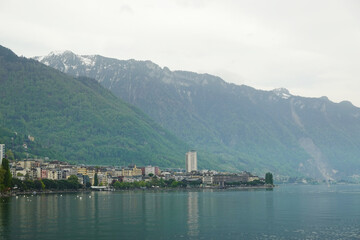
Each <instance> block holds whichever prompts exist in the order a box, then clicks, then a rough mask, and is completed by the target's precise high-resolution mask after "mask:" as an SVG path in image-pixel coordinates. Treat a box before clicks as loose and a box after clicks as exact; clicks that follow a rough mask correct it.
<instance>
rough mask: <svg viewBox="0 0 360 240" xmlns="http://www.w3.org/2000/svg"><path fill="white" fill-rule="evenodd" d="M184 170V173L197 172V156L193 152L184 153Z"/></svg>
mask: <svg viewBox="0 0 360 240" xmlns="http://www.w3.org/2000/svg"><path fill="white" fill-rule="evenodd" d="M185 168H186V172H192V171H197V154H196V151H195V150H191V151H190V152H187V153H186V160H185Z"/></svg>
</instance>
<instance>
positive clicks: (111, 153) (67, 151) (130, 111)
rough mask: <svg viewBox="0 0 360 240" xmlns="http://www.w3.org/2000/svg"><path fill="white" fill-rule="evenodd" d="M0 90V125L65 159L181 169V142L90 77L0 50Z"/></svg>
mask: <svg viewBox="0 0 360 240" xmlns="http://www.w3.org/2000/svg"><path fill="white" fill-rule="evenodd" d="M0 89H1V90H0V99H1V102H0V127H1V128H3V129H8V130H10V131H11V132H19V133H21V134H23V135H26V136H27V135H30V136H33V137H34V140H35V141H34V142H36V143H39V144H41V146H42V147H43V148H44V149H51V150H52V151H55V152H56V153H57V154H58V155H59V156H62V157H63V158H64V159H66V160H69V161H73V162H78V163H88V164H90V163H91V164H115V165H120V164H121V165H122V164H128V163H135V164H156V165H159V166H169V167H171V166H173V167H175V166H176V167H182V166H183V162H184V154H185V152H186V150H187V147H186V145H185V144H184V143H183V142H181V141H179V140H178V139H177V138H176V137H174V136H173V135H171V134H170V133H169V132H167V131H166V130H164V129H163V128H161V127H160V126H159V125H158V124H156V123H155V122H154V121H152V120H151V119H150V118H149V117H147V116H146V115H145V114H144V113H143V112H141V111H140V110H138V109H137V108H135V107H133V106H130V105H129V104H127V103H125V102H123V101H120V100H119V99H118V98H117V97H115V96H114V95H113V94H112V93H111V92H110V91H108V90H106V89H104V88H103V87H102V86H101V85H99V84H98V83H97V82H96V81H95V80H93V79H87V78H83V77H81V78H77V79H74V78H72V77H70V76H68V75H66V74H64V73H61V72H60V71H58V70H55V69H53V68H50V67H47V66H45V65H43V64H41V63H39V62H37V61H35V60H30V59H26V58H21V57H17V56H16V55H15V54H14V53H13V52H11V51H10V50H9V49H7V48H4V47H1V46H0ZM39 155H40V154H39ZM43 157H45V156H43ZM48 157H51V156H48Z"/></svg>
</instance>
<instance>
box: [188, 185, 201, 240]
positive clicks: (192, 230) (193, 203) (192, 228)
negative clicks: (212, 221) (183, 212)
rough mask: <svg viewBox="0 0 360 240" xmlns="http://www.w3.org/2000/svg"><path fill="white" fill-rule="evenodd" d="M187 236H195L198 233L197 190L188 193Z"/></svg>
mask: <svg viewBox="0 0 360 240" xmlns="http://www.w3.org/2000/svg"><path fill="white" fill-rule="evenodd" d="M187 203H188V206H187V207H188V219H187V224H188V236H189V237H197V236H198V235H199V206H198V192H189V193H188V201H187Z"/></svg>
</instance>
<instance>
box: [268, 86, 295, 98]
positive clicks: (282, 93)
mask: <svg viewBox="0 0 360 240" xmlns="http://www.w3.org/2000/svg"><path fill="white" fill-rule="evenodd" d="M272 92H273V93H274V94H275V95H276V96H278V97H280V98H282V99H289V98H290V97H291V96H292V95H291V94H290V92H289V90H287V89H286V88H276V89H274V90H272Z"/></svg>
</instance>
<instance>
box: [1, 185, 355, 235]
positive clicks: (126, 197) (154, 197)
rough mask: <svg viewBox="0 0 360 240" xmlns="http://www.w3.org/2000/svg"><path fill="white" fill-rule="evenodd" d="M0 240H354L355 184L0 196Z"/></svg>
mask: <svg viewBox="0 0 360 240" xmlns="http://www.w3.org/2000/svg"><path fill="white" fill-rule="evenodd" d="M0 239H37V240H42V239H360V185H333V186H326V185H316V186H311V185H286V186H285V185H284V186H282V185H280V186H279V187H276V188H275V189H274V190H272V191H271V190H270V191H269V190H265V189H257V190H174V191H162V190H159V191H123V192H91V193H75V194H73V193H71V194H70V193H69V194H43V195H41V194H36V195H33V196H31V195H26V196H24V195H23V196H18V197H17V198H16V197H10V198H0Z"/></svg>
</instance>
